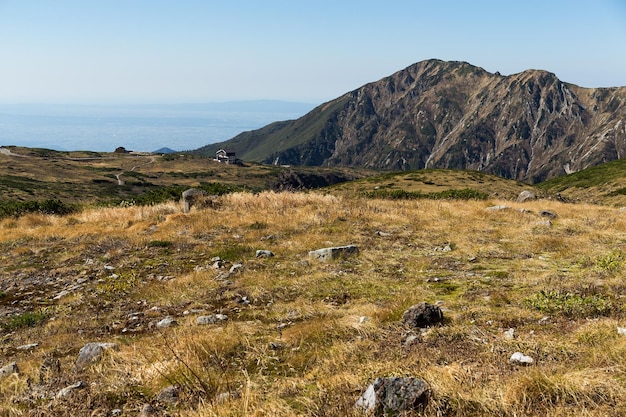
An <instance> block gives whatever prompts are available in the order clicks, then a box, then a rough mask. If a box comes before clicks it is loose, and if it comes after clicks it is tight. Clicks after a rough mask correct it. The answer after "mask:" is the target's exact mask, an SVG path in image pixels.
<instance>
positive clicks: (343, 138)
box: [202, 60, 626, 183]
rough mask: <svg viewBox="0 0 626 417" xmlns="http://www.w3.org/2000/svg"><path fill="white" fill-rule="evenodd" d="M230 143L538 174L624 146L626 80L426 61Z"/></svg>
mask: <svg viewBox="0 0 626 417" xmlns="http://www.w3.org/2000/svg"><path fill="white" fill-rule="evenodd" d="M224 146H228V147H229V148H232V149H234V150H236V152H237V154H238V155H241V158H242V159H244V160H253V161H259V162H265V163H273V164H291V165H315V166H351V167H365V168H374V169H392V170H408V169H422V168H454V169H470V170H478V171H484V172H488V173H492V174H496V175H499V176H502V177H505V178H512V179H517V180H522V181H527V182H533V183H536V182H540V181H543V180H546V179H549V178H552V177H555V176H559V175H562V174H566V173H571V172H575V171H578V170H581V169H584V168H587V167H590V166H594V165H597V164H600V163H603V162H607V161H611V160H615V159H618V158H621V157H623V156H624V155H625V154H626V87H622V88H598V89H591V88H582V87H578V86H576V85H572V84H568V83H564V82H562V81H560V80H559V79H558V78H557V77H556V76H555V75H554V74H552V73H549V72H546V71H538V70H528V71H524V72H522V73H519V74H513V75H510V76H502V75H500V74H498V73H496V74H492V73H489V72H487V71H485V70H484V69H482V68H479V67H475V66H473V65H470V64H468V63H465V62H456V61H453V62H445V61H439V60H428V61H422V62H419V63H417V64H414V65H411V66H410V67H408V68H406V69H403V70H401V71H398V72H396V73H395V74H393V75H391V76H389V77H386V78H383V79H382V80H380V81H377V82H373V83H370V84H367V85H364V86H363V87H361V88H359V89H357V90H354V91H351V92H349V93H347V94H345V95H343V96H341V97H339V98H337V99H335V100H333V101H330V102H328V103H325V104H323V105H321V106H319V107H318V108H316V109H314V110H313V111H311V112H310V113H309V114H307V115H305V116H303V117H302V118H300V119H298V120H293V121H287V122H280V123H274V124H272V125H269V126H266V127H264V128H262V129H259V130H255V131H252V132H245V133H242V134H241V135H239V136H237V137H235V138H233V139H231V140H230V141H227V142H226V143H221V144H215V145H210V146H207V147H205V148H202V149H203V152H210V151H211V150H212V149H213V148H216V147H224Z"/></svg>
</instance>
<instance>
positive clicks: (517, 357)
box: [509, 352, 535, 366]
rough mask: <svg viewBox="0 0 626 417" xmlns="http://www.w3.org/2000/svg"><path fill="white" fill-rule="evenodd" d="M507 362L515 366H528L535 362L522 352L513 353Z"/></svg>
mask: <svg viewBox="0 0 626 417" xmlns="http://www.w3.org/2000/svg"><path fill="white" fill-rule="evenodd" d="M509 362H511V363H512V364H515V365H525V366H528V365H532V364H533V363H534V362H535V360H534V359H533V358H531V357H530V356H527V355H524V354H523V353H522V352H515V353H514V354H512V355H511V358H510V359H509Z"/></svg>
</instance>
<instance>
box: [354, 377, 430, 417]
mask: <svg viewBox="0 0 626 417" xmlns="http://www.w3.org/2000/svg"><path fill="white" fill-rule="evenodd" d="M428 394H429V387H428V384H427V383H426V382H424V381H423V380H421V379H418V378H399V377H393V378H376V380H375V381H374V382H373V383H372V384H370V386H369V387H367V390H365V392H364V393H363V394H361V396H360V397H359V399H358V400H357V401H356V404H355V407H356V408H357V409H358V410H359V411H362V412H365V413H367V414H368V415H374V416H376V417H382V416H396V415H399V414H400V413H402V412H405V411H419V410H423V409H424V407H425V406H426V404H427V403H428Z"/></svg>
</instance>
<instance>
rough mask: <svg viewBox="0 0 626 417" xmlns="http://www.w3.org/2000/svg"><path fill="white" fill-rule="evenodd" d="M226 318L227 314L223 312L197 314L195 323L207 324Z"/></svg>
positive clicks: (225, 319) (222, 320)
mask: <svg viewBox="0 0 626 417" xmlns="http://www.w3.org/2000/svg"><path fill="white" fill-rule="evenodd" d="M227 320H228V316H227V315H225V314H211V315H209V316H198V317H197V318H196V324H198V325H207V324H215V323H220V322H224V321H227Z"/></svg>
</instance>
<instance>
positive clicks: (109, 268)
mask: <svg viewBox="0 0 626 417" xmlns="http://www.w3.org/2000/svg"><path fill="white" fill-rule="evenodd" d="M104 269H106V270H107V271H115V267H114V266H111V265H105V266H104Z"/></svg>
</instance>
